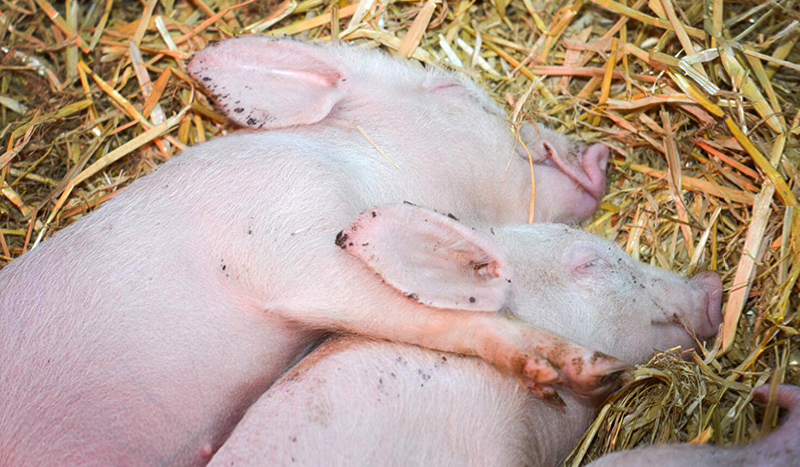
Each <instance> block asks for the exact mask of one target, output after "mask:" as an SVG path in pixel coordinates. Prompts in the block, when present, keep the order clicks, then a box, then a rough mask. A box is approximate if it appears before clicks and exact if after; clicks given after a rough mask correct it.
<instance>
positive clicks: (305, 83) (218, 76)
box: [189, 36, 609, 223]
mask: <svg viewBox="0 0 800 467" xmlns="http://www.w3.org/2000/svg"><path fill="white" fill-rule="evenodd" d="M189 72H190V74H191V75H192V76H193V77H194V78H195V79H196V80H197V81H198V82H199V83H200V84H201V85H202V86H203V87H205V88H206V89H207V90H208V92H209V93H210V94H211V95H212V96H213V97H214V99H215V100H216V101H217V103H218V107H219V108H220V110H221V111H222V112H223V113H224V114H225V115H226V116H227V117H228V118H229V119H230V120H231V121H232V122H233V123H235V124H237V125H239V126H241V127H242V128H245V129H248V130H260V131H272V130H282V131H284V132H286V131H298V132H301V133H306V132H308V131H314V132H320V131H321V130H323V129H324V130H325V133H327V134H328V135H329V137H330V140H329V143H330V144H331V146H333V147H331V148H327V150H326V151H324V152H323V154H328V155H329V157H330V158H331V160H339V159H340V158H341V154H340V153H341V152H344V151H346V152H347V159H348V160H350V161H351V163H353V164H365V165H367V164H368V165H375V166H377V167H376V172H375V173H373V174H371V176H372V177H374V178H375V183H376V184H378V186H375V187H372V188H373V189H376V190H380V189H390V188H389V187H385V188H384V187H383V186H381V185H380V184H379V182H384V178H387V177H390V178H393V179H397V178H400V179H404V180H405V182H406V183H409V184H411V185H412V187H413V188H414V189H410V190H408V191H407V193H405V194H404V195H405V198H404V199H406V200H409V201H412V202H415V203H418V204H421V205H424V206H427V207H430V208H433V209H439V210H444V211H447V210H450V211H458V212H460V213H462V214H463V215H464V216H473V215H474V214H477V213H479V214H480V216H477V217H475V219H476V220H481V221H485V222H493V223H522V222H527V220H528V210H529V206H530V198H531V196H530V195H531V185H532V183H531V177H530V168H529V166H528V164H529V163H532V164H533V170H534V173H535V175H534V178H535V181H536V183H535V185H536V192H535V195H536V196H535V220H536V221H537V222H579V221H582V220H585V219H587V218H589V217H591V215H592V214H594V212H595V211H596V209H597V207H598V206H599V204H600V201H601V200H602V198H603V195H604V194H605V191H606V166H607V164H608V157H609V153H608V148H606V147H605V146H604V145H602V144H594V145H591V146H589V147H588V148H586V147H584V146H583V145H582V144H580V143H577V142H575V141H571V140H570V139H568V138H566V137H564V136H563V135H561V134H559V133H557V132H555V131H553V130H550V129H549V128H547V127H545V126H543V125H534V124H530V123H525V124H523V125H522V126H521V128H520V130H519V139H517V138H513V137H512V136H511V133H510V132H509V131H508V130H509V129H508V125H507V123H506V122H505V113H504V112H503V110H502V109H501V108H500V107H499V106H498V105H497V104H496V103H495V102H494V101H493V100H492V98H491V97H489V95H488V94H487V93H486V92H485V91H484V90H483V89H482V88H479V87H478V86H476V85H475V84H474V83H473V82H472V81H470V80H469V79H467V78H466V76H464V75H461V74H446V73H444V72H443V71H441V70H439V69H436V68H428V69H427V70H426V71H423V70H422V69H421V68H419V67H418V66H415V65H414V64H413V63H411V62H405V61H398V60H395V59H392V58H390V57H388V56H385V55H381V54H378V53H377V52H374V51H373V52H372V53H366V52H362V51H360V50H358V49H355V48H351V47H324V46H311V45H307V44H303V43H300V42H294V41H289V40H281V41H276V40H273V39H269V38H265V37H258V36H245V37H241V38H238V39H234V40H228V41H223V42H219V43H217V44H214V45H211V46H209V47H208V48H207V49H205V50H204V51H203V52H201V53H200V54H198V55H197V56H196V57H195V58H194V59H193V60H192V62H191V63H190V64H189ZM345 143H347V144H346V146H345V147H342V146H341V145H343V144H345ZM512 148H515V149H512ZM526 148H527V149H526ZM331 149H336V150H338V151H334V152H332V151H331ZM511 154H517V155H518V156H520V158H521V159H522V161H520V159H519V158H517V159H514V160H510V159H509V158H510V157H511ZM393 165H395V166H396V167H397V168H396V169H393V167H392V166H393ZM443 183H445V184H446V186H447V188H448V189H450V187H455V188H457V190H455V193H456V194H458V195H459V196H460V197H463V199H462V200H461V202H460V203H459V204H460V205H463V208H461V207H460V206H455V205H452V204H450V203H444V202H442V201H438V200H436V199H434V200H426V201H428V202H423V199H424V198H423V197H422V196H421V194H422V193H427V192H429V191H430V190H431V188H433V187H436V186H437V185H441V184H443ZM361 184H362V185H364V184H365V181H361ZM487 191H495V192H497V193H496V194H489V193H487ZM416 193H420V195H416ZM394 201H399V200H397V199H395V200H394ZM473 217H474V216H473Z"/></svg>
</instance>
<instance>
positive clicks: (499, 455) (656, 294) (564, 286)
mask: <svg viewBox="0 0 800 467" xmlns="http://www.w3.org/2000/svg"><path fill="white" fill-rule="evenodd" d="M345 234H346V235H347V236H348V238H349V239H350V240H351V241H352V246H350V245H349V244H348V247H347V251H349V252H350V253H352V254H353V255H354V256H355V257H356V258H358V259H359V260H360V261H362V262H363V263H364V264H365V265H367V267H369V268H370V269H371V270H372V271H374V272H375V273H376V274H378V275H380V277H381V278H382V279H383V280H384V281H385V287H387V288H396V289H398V290H403V291H406V290H413V291H415V292H419V297H418V298H419V300H423V301H425V300H431V299H432V298H431V297H432V296H436V295H438V294H443V293H446V292H447V291H450V290H451V289H452V288H453V287H456V286H457V285H456V284H459V283H460V282H462V281H463V277H462V276H463V273H464V271H463V270H462V269H461V267H460V266H459V257H460V256H470V255H473V254H477V252H476V251H475V248H476V247H477V245H483V248H485V251H490V250H491V251H493V253H492V255H493V257H492V261H494V262H496V263H498V264H502V265H503V269H504V270H505V272H504V276H505V277H506V278H508V279H509V280H511V281H512V282H513V283H514V284H515V287H514V296H513V308H512V309H513V310H514V312H515V313H516V316H518V317H519V318H520V319H522V320H524V321H525V322H528V323H531V324H535V325H537V326H540V327H542V328H545V329H549V330H551V331H554V332H557V333H559V334H561V335H562V336H565V337H566V338H568V339H571V340H574V341H575V342H579V343H582V344H585V345H589V346H592V347H595V348H598V349H600V350H602V351H603V352H606V353H609V354H611V355H613V356H615V357H618V358H620V359H622V360H625V361H629V362H634V363H644V362H646V361H647V360H648V359H649V358H650V357H651V356H652V355H653V351H654V349H662V350H663V349H668V348H672V347H673V346H676V345H681V346H682V347H683V348H684V349H687V348H691V347H692V346H693V343H694V341H693V339H692V338H691V336H690V334H689V333H688V332H687V329H689V330H692V331H693V333H696V334H697V336H698V337H699V338H701V339H703V338H709V337H711V336H713V335H714V334H715V333H716V330H717V327H718V325H719V324H720V322H721V321H722V317H721V313H720V303H721V295H722V285H721V282H720V278H719V276H718V275H717V274H715V273H713V272H706V273H701V274H699V275H697V276H695V277H694V278H693V279H691V280H685V279H683V278H681V277H680V276H678V275H677V274H674V273H671V272H668V271H664V270H660V269H656V268H653V267H650V266H646V265H644V264H640V263H636V262H635V261H633V259H632V258H631V257H630V256H628V255H627V254H625V253H624V252H622V251H621V250H620V248H619V247H617V246H616V245H614V244H613V243H611V242H609V241H607V240H605V239H602V238H600V237H597V236H594V235H591V234H588V233H586V232H583V231H580V230H574V229H571V228H567V227H565V226H563V225H555V224H532V225H526V226H517V227H495V228H493V229H489V230H484V229H479V232H475V231H473V230H469V229H467V228H465V227H464V226H463V224H460V223H459V222H456V221H455V220H452V219H449V218H447V217H446V216H442V215H438V214H436V213H432V212H430V211H427V210H424V209H420V208H414V207H411V206H405V205H404V206H383V207H380V208H376V209H373V210H370V211H368V212H367V213H365V214H364V215H362V216H361V217H360V218H358V219H357V220H356V221H355V222H354V223H353V224H352V226H351V227H350V228H349V229H347V230H346V231H345ZM477 239H480V240H477ZM451 245H458V251H459V253H460V254H459V255H454V254H450V252H451V250H452V249H453V248H452V246H451ZM387 306H388V305H387ZM388 311H390V310H388V309H387V308H385V307H384V312H388ZM562 394H563V396H564V402H565V406H564V407H556V406H554V405H550V404H546V403H544V402H543V401H542V400H541V399H537V398H535V397H532V396H531V394H530V393H528V392H527V391H525V390H523V389H522V388H521V387H520V386H519V385H518V384H516V382H515V381H514V379H513V378H510V377H508V376H507V375H504V374H502V373H500V372H498V371H496V370H495V369H494V368H492V367H490V366H488V365H486V364H485V363H484V362H482V361H480V360H478V359H475V358H467V357H459V356H454V355H445V354H443V353H440V352H434V351H431V350H426V349H422V348H419V347H412V346H408V345H401V344H397V343H389V342H384V341H374V340H368V339H364V338H354V337H350V338H342V339H338V340H335V341H333V342H329V343H325V344H323V345H322V346H321V347H320V348H319V349H317V350H315V351H314V352H313V353H312V354H310V355H309V356H308V357H306V359H304V360H303V361H301V362H300V363H299V364H298V366H297V367H295V368H293V369H292V370H290V371H289V373H287V375H285V376H284V377H283V378H282V379H281V380H279V381H278V382H277V383H276V384H275V385H274V386H273V387H272V388H271V389H270V390H269V391H267V392H266V393H265V394H264V396H262V397H261V398H260V399H259V400H258V402H256V403H255V404H254V405H253V406H252V407H251V408H250V409H249V410H248V412H247V414H246V415H245V416H244V418H243V420H242V421H241V422H240V423H239V425H238V426H237V427H236V429H235V430H234V431H233V433H232V435H231V437H230V438H229V439H228V441H226V443H225V444H224V445H223V446H222V448H221V449H220V451H219V452H218V453H217V455H216V456H215V457H214V458H213V459H212V461H211V465H215V466H228V465H308V466H315V465H342V466H345V465H346V466H355V465H364V466H371V465H381V466H384V465H386V466H392V465H476V466H489V465H497V466H512V465H536V466H553V465H556V463H557V462H558V461H559V460H560V459H562V458H564V457H565V456H566V455H567V454H569V452H570V450H571V449H572V447H573V446H574V444H575V442H576V441H577V440H578V438H579V437H580V436H581V434H582V433H583V432H584V430H585V429H586V428H587V427H588V426H589V424H590V423H591V420H592V418H593V415H594V405H593V403H592V401H589V400H586V399H581V398H577V397H575V395H574V394H571V393H569V392H567V391H564V392H563V393H562ZM632 465H633V464H632ZM637 465H646V464H637Z"/></svg>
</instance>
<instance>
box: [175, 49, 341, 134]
mask: <svg viewBox="0 0 800 467" xmlns="http://www.w3.org/2000/svg"><path fill="white" fill-rule="evenodd" d="M326 52H327V51H326V49H325V48H324V47H317V46H311V45H305V44H302V43H299V42H294V41H291V40H274V39H269V38H266V37H259V36H244V37H240V38H237V39H230V40H226V41H222V42H219V43H217V44H214V45H210V46H209V47H207V48H206V49H204V50H203V51H201V52H199V53H198V54H196V55H195V56H194V58H193V59H192V61H191V62H190V63H189V73H190V74H191V75H192V77H193V78H194V79H195V80H197V82H199V83H200V84H202V85H203V87H205V88H206V89H207V90H208V91H210V92H211V94H212V95H213V96H214V99H215V100H216V101H217V103H218V104H219V106H220V108H221V109H222V111H223V112H224V113H225V115H226V116H227V117H228V118H229V119H231V120H232V121H234V122H236V123H237V124H239V125H242V126H246V127H250V128H254V129H274V128H284V127H288V126H293V125H310V124H312V123H316V122H318V121H320V120H322V119H323V118H325V117H327V116H328V114H329V113H330V111H331V109H332V108H333V106H334V105H336V103H337V102H339V101H340V100H341V99H342V98H343V97H344V95H345V92H344V90H342V89H341V83H342V81H343V73H342V71H341V70H340V69H339V67H338V66H337V64H336V63H335V60H334V56H332V55H331V54H329V53H326Z"/></svg>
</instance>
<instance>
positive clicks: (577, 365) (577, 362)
mask: <svg viewBox="0 0 800 467" xmlns="http://www.w3.org/2000/svg"><path fill="white" fill-rule="evenodd" d="M572 368H573V369H574V370H575V375H576V376H580V375H581V373H583V359H582V358H581V357H575V358H573V359H572Z"/></svg>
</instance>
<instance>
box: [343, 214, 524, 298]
mask: <svg viewBox="0 0 800 467" xmlns="http://www.w3.org/2000/svg"><path fill="white" fill-rule="evenodd" d="M336 244H337V245H339V246H340V247H342V248H343V249H345V250H347V251H348V252H349V253H350V254H352V255H354V256H355V257H357V258H358V259H360V260H361V261H363V262H364V263H365V264H366V265H367V266H368V267H369V268H370V269H372V270H373V271H374V272H375V273H377V274H378V275H380V276H381V277H382V278H383V279H384V281H386V283H387V284H389V285H391V286H392V287H394V288H395V289H397V290H398V291H399V292H401V293H403V294H404V295H406V296H407V297H408V298H410V299H412V300H416V301H419V302H420V303H423V304H425V305H428V306H432V307H435V308H445V309H458V310H470V311H498V310H500V309H501V308H503V306H504V305H506V303H507V301H508V300H509V298H510V295H511V280H510V278H509V275H510V271H509V267H508V264H507V261H506V260H505V257H504V256H503V254H502V253H501V252H500V251H499V250H498V248H497V247H496V246H495V245H494V242H492V240H491V238H489V237H487V236H485V235H483V234H481V233H478V232H476V231H474V230H472V229H469V228H467V227H466V226H464V225H463V224H461V223H460V222H458V221H456V220H454V219H453V218H450V217H447V216H443V215H441V214H439V213H436V212H434V211H430V210H428V209H423V208H419V207H416V206H412V205H408V204H402V205H388V206H381V207H378V208H375V209H373V210H370V211H367V212H365V213H363V214H362V215H360V216H359V217H358V218H357V219H356V220H355V222H354V223H353V224H352V225H351V226H350V227H349V228H347V229H345V230H344V231H342V232H340V233H339V236H338V237H337V238H336Z"/></svg>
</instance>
